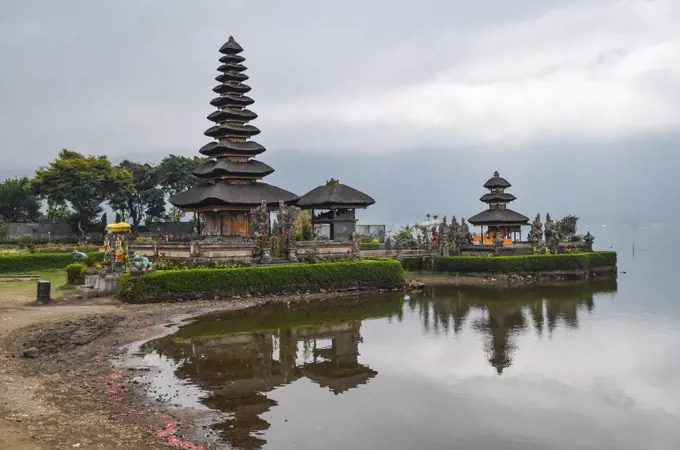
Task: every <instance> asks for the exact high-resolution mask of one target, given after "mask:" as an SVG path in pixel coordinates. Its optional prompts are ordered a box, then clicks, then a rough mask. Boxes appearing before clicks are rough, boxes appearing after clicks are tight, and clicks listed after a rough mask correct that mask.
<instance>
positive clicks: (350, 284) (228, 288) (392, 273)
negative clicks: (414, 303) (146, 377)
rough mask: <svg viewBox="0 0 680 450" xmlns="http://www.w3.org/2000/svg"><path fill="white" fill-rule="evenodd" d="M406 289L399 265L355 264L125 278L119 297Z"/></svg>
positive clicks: (193, 271) (134, 299) (147, 299)
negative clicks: (403, 287)
mask: <svg viewBox="0 0 680 450" xmlns="http://www.w3.org/2000/svg"><path fill="white" fill-rule="evenodd" d="M403 283H404V271H403V269H402V268H401V265H400V264H399V262H397V261H393V260H385V261H353V262H342V263H321V264H311V265H310V264H295V265H280V266H265V267H261V266H260V267H239V268H234V269H190V270H177V271H164V272H151V273H148V274H145V275H142V276H138V277H131V276H130V275H129V274H124V275H123V278H122V280H121V285H120V291H119V297H120V298H121V300H123V301H126V302H129V303H149V302H158V301H163V300H180V299H181V300H193V299H200V298H214V297H216V296H217V297H220V298H224V297H229V296H232V295H241V294H247V293H253V292H260V293H284V292H295V291H298V290H310V291H319V290H321V289H343V288H361V287H394V286H401V285H402V284H403Z"/></svg>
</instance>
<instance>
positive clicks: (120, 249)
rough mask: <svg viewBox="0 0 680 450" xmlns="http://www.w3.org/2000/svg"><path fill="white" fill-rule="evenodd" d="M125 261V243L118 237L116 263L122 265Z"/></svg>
mask: <svg viewBox="0 0 680 450" xmlns="http://www.w3.org/2000/svg"><path fill="white" fill-rule="evenodd" d="M124 260H125V250H124V249H123V241H122V240H121V239H120V236H116V262H117V263H118V264H122V263H123V261H124Z"/></svg>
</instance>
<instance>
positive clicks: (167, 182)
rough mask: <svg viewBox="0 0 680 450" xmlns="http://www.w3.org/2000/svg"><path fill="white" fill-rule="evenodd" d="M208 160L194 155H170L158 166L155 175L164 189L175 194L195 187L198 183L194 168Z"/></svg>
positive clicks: (170, 194)
mask: <svg viewBox="0 0 680 450" xmlns="http://www.w3.org/2000/svg"><path fill="white" fill-rule="evenodd" d="M206 161H207V159H206V158H200V157H198V156H194V157H192V158H190V157H187V156H177V155H170V156H166V157H165V158H163V160H162V161H161V162H160V164H158V165H157V166H156V169H155V174H154V177H155V179H156V181H157V182H158V185H159V186H161V188H162V189H163V191H164V192H165V193H166V194H167V195H169V196H172V195H175V194H178V193H180V192H182V191H186V190H187V189H189V188H191V187H193V186H195V185H196V183H198V178H197V177H196V175H194V174H193V172H194V170H196V168H198V166H200V165H201V164H203V163H205V162H206Z"/></svg>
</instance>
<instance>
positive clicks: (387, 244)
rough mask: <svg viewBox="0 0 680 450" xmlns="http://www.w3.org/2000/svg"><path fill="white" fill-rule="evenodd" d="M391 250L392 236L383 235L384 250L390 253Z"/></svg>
mask: <svg viewBox="0 0 680 450" xmlns="http://www.w3.org/2000/svg"><path fill="white" fill-rule="evenodd" d="M391 251H392V238H391V237H390V236H385V252H386V253H390V252H391Z"/></svg>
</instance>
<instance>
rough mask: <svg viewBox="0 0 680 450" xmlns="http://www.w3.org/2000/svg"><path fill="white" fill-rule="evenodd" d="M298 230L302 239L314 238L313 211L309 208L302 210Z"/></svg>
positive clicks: (309, 239)
mask: <svg viewBox="0 0 680 450" xmlns="http://www.w3.org/2000/svg"><path fill="white" fill-rule="evenodd" d="M296 228H297V229H298V230H297V231H299V232H300V239H301V240H303V241H311V240H312V212H311V211H310V210H308V209H305V210H302V211H301V212H300V215H299V216H298V220H297V226H296Z"/></svg>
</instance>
